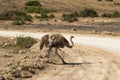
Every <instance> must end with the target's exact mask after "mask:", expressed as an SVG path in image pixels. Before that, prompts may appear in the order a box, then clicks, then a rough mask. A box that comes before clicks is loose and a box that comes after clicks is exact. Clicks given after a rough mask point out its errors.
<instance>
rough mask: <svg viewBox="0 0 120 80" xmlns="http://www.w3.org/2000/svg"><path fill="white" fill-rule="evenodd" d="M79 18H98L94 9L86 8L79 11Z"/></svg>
mask: <svg viewBox="0 0 120 80" xmlns="http://www.w3.org/2000/svg"><path fill="white" fill-rule="evenodd" d="M79 16H80V17H98V13H97V12H96V11H95V10H94V9H90V8H86V9H84V10H82V11H80V14H79Z"/></svg>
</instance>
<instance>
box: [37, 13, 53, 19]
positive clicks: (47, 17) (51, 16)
mask: <svg viewBox="0 0 120 80" xmlns="http://www.w3.org/2000/svg"><path fill="white" fill-rule="evenodd" d="M35 17H36V18H38V19H40V20H44V19H46V20H47V19H52V18H54V17H55V16H54V15H53V14H49V15H48V14H47V13H42V14H41V16H37V15H36V16H35Z"/></svg>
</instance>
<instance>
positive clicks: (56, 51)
mask: <svg viewBox="0 0 120 80" xmlns="http://www.w3.org/2000/svg"><path fill="white" fill-rule="evenodd" d="M57 49H58V48H55V54H56V55H58V57H59V58H60V59H61V61H62V62H63V64H66V62H65V61H64V59H63V58H62V57H61V56H60V55H59V54H58V50H57Z"/></svg>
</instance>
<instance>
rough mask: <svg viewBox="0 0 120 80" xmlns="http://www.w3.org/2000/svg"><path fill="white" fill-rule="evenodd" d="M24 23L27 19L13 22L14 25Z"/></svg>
mask: <svg viewBox="0 0 120 80" xmlns="http://www.w3.org/2000/svg"><path fill="white" fill-rule="evenodd" d="M23 24H25V21H24V20H22V19H18V20H14V22H13V23H12V25H23Z"/></svg>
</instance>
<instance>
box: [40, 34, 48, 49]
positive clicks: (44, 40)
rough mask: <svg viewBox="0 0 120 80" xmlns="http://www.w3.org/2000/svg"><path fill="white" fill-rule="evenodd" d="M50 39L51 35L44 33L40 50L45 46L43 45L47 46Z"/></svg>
mask: <svg viewBox="0 0 120 80" xmlns="http://www.w3.org/2000/svg"><path fill="white" fill-rule="evenodd" d="M48 39H49V35H44V36H43V37H42V38H41V40H40V46H39V48H40V50H41V49H42V48H43V46H44V45H45V46H46V47H47V45H48Z"/></svg>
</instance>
